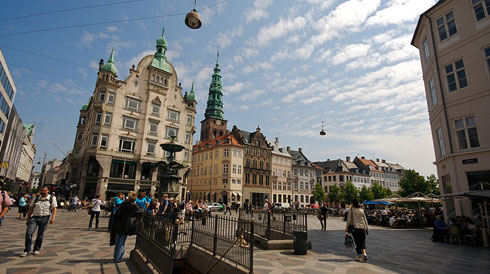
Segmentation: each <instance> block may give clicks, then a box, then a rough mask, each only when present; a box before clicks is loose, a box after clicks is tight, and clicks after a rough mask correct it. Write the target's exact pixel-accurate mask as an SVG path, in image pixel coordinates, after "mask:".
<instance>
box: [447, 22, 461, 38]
mask: <svg viewBox="0 0 490 274" xmlns="http://www.w3.org/2000/svg"><path fill="white" fill-rule="evenodd" d="M447 28H448V30H449V35H454V34H456V33H457V32H458V30H457V29H456V23H455V22H454V20H453V21H450V22H447Z"/></svg>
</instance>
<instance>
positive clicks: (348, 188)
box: [343, 182, 359, 204]
mask: <svg viewBox="0 0 490 274" xmlns="http://www.w3.org/2000/svg"><path fill="white" fill-rule="evenodd" d="M343 193H344V195H343V196H344V201H345V202H346V203H347V204H350V203H352V200H354V198H356V199H359V190H357V188H356V187H355V186H354V184H353V183H352V182H347V184H345V187H344V188H343Z"/></svg>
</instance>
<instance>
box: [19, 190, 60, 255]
mask: <svg viewBox="0 0 490 274" xmlns="http://www.w3.org/2000/svg"><path fill="white" fill-rule="evenodd" d="M56 207H58V203H57V202H56V197H54V196H53V195H49V190H48V187H46V186H43V187H41V194H40V195H39V196H36V197H34V198H32V199H31V202H30V203H29V211H28V212H27V222H26V224H27V229H26V240H25V248H24V253H22V254H20V256H21V257H26V256H27V255H29V252H31V246H32V235H33V234H34V232H35V231H36V228H37V237H36V242H35V243H34V252H33V254H34V255H39V250H41V245H42V243H43V238H44V231H45V230H46V227H47V226H48V222H49V223H50V224H53V223H54V220H55V218H56Z"/></svg>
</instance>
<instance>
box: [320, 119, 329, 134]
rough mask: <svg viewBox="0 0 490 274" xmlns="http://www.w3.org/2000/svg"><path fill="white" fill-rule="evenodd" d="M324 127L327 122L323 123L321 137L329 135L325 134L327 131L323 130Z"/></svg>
mask: <svg viewBox="0 0 490 274" xmlns="http://www.w3.org/2000/svg"><path fill="white" fill-rule="evenodd" d="M324 126H325V122H322V131H320V135H321V136H325V135H327V133H326V132H325V130H323V128H324Z"/></svg>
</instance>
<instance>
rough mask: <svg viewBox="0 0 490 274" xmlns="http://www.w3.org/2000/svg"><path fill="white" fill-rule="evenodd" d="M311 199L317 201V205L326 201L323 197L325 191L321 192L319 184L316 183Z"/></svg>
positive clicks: (321, 188)
mask: <svg viewBox="0 0 490 274" xmlns="http://www.w3.org/2000/svg"><path fill="white" fill-rule="evenodd" d="M313 198H314V199H315V201H318V203H321V202H324V201H326V200H327V199H326V197H325V191H323V187H322V184H321V183H316V185H315V189H313Z"/></svg>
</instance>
